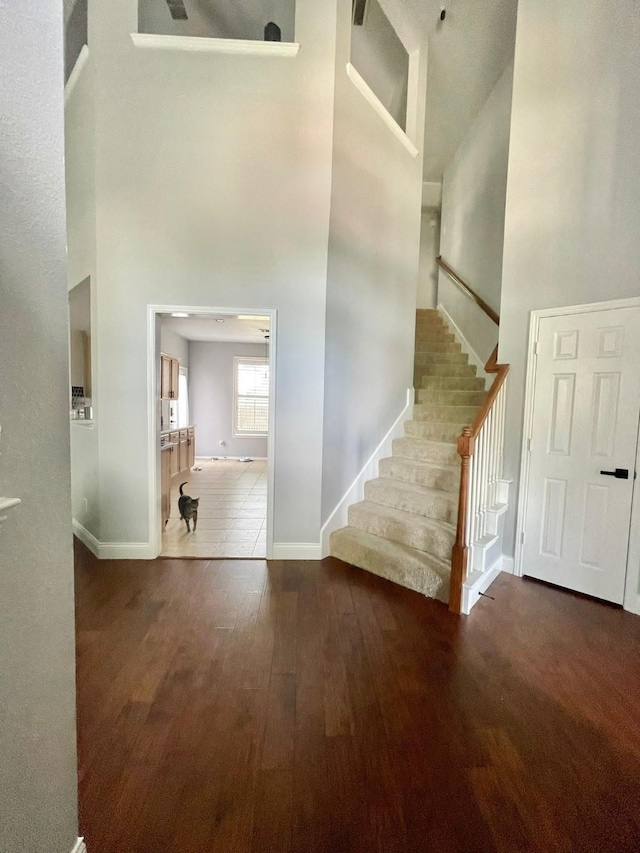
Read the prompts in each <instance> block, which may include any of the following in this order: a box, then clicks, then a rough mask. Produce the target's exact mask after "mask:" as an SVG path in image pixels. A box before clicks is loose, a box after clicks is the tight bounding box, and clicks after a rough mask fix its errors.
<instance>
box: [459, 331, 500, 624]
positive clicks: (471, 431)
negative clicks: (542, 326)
mask: <svg viewBox="0 0 640 853" xmlns="http://www.w3.org/2000/svg"><path fill="white" fill-rule="evenodd" d="M484 369H485V371H486V372H487V373H495V378H494V380H493V382H492V384H491V388H490V389H489V393H488V394H487V397H486V399H485V401H484V403H483V404H482V406H481V408H480V409H479V411H478V414H477V415H476V416H475V419H474V421H473V423H472V424H471V426H470V427H465V428H464V429H463V430H462V434H461V435H460V437H459V438H458V455H459V456H460V461H461V467H460V493H459V495H458V524H457V527H456V541H455V545H454V546H453V550H452V552H451V586H450V590H449V610H451V611H453V612H454V613H460V612H461V610H462V587H463V584H464V582H465V580H466V579H467V566H468V560H469V544H468V542H467V511H468V497H469V495H468V492H469V464H470V459H471V457H472V456H473V453H474V450H475V444H476V439H477V437H478V435H479V434H480V430H481V429H482V427H483V425H484V422H485V421H486V419H487V416H488V414H489V412H490V411H491V408H492V407H493V404H494V403H495V401H496V399H497V397H498V393H499V391H500V389H501V388H502V386H503V385H504V381H505V379H506V378H507V374H508V373H509V365H508V364H498V347H497V345H496V348H495V349H494V351H493V352H492V353H491V355H490V356H489V360H488V361H487V363H486V364H485V366H484Z"/></svg>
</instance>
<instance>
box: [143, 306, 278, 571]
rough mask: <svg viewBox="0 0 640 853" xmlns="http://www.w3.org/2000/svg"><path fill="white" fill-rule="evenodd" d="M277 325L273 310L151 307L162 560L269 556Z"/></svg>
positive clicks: (153, 504)
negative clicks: (164, 558) (165, 558)
mask: <svg viewBox="0 0 640 853" xmlns="http://www.w3.org/2000/svg"><path fill="white" fill-rule="evenodd" d="M275 321H276V312H275V311H270V310H253V309H228V308H201V307H197V308H193V307H186V308H185V307H182V306H150V307H149V386H150V389H149V430H150V438H151V440H150V465H149V468H150V472H151V476H150V484H149V488H150V495H151V500H150V529H151V531H152V541H153V542H154V543H155V545H156V552H157V556H162V557H167V558H183V559H184V558H200V559H265V558H267V557H269V556H270V555H271V548H272V542H273V512H272V510H273V483H274V476H273V464H272V462H273V447H274V426H275V408H274V403H275V394H274V382H273V377H274V375H275ZM181 489H182V492H181ZM181 498H182V500H181ZM196 501H197V503H196Z"/></svg>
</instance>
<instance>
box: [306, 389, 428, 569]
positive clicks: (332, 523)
mask: <svg viewBox="0 0 640 853" xmlns="http://www.w3.org/2000/svg"><path fill="white" fill-rule="evenodd" d="M414 398H415V389H414V388H407V402H406V404H405V406H404V408H403V409H402V411H401V412H400V414H399V415H398V417H397V418H396V420H395V421H394V422H393V424H392V426H391V429H390V430H389V431H388V432H387V434H386V435H385V436H384V438H383V439H382V441H381V442H380V444H379V445H378V446H377V447H376V449H375V450H374V451H373V453H372V454H371V456H370V457H369V458H368V459H367V461H366V462H365V463H364V465H363V466H362V469H361V470H360V473H359V474H358V476H357V477H356V478H355V480H354V481H353V483H351V485H350V486H349V488H348V489H347V491H346V492H345V493H344V495H343V496H342V498H341V499H340V501H339V502H338V504H337V506H336V507H335V509H334V510H333V512H332V513H331V515H330V516H329V518H328V519H327V520H326V521H325V523H324V524H323V526H322V530H321V531H320V542H321V544H322V556H323V557H328V556H329V551H330V548H329V540H330V538H331V534H332V533H333V532H334V530H340V528H342V527H346V526H347V525H348V523H349V521H348V513H349V507H350V506H351V504H355V503H358V502H359V501H361V500H364V484H365V482H366V481H367V480H371V479H373V478H375V477H377V476H378V463H379V462H380V460H381V459H385V458H386V457H387V456H391V444H392V442H393V439H394V438H401V437H402V436H403V435H404V422H405V421H406V420H411V417H412V412H413V404H414Z"/></svg>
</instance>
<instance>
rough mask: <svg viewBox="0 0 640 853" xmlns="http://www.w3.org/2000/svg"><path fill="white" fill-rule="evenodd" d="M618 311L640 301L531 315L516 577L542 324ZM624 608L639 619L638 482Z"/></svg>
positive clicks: (517, 564)
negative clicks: (581, 315)
mask: <svg viewBox="0 0 640 853" xmlns="http://www.w3.org/2000/svg"><path fill="white" fill-rule="evenodd" d="M619 308H640V297H637V296H635V297H631V298H628V299H610V300H607V301H605V302H588V303H585V304H584V305H566V306H561V307H558V308H542V309H539V310H537V311H532V312H531V315H530V320H529V342H528V345H527V371H526V384H525V395H524V420H523V429H522V445H521V449H520V453H521V456H520V481H519V484H518V502H517V504H516V542H515V554H514V560H513V574H514V575H517V576H518V577H521V576H522V574H523V567H522V554H523V544H522V533H523V530H524V523H525V518H526V515H527V501H528V499H529V452H528V441H529V437H530V436H531V433H532V429H533V408H534V395H535V383H536V372H537V371H536V368H537V362H536V359H535V357H534V356H535V345H536V341H537V340H538V333H539V326H540V320H541V319H542V318H544V317H563V316H566V315H570V314H587V313H590V312H592V311H615V310H617V309H619ZM637 454H638V455H637V456H636V470H638V465H640V448H638V449H637ZM623 607H624V609H625V610H628V611H629V612H631V613H637V614H639V615H640V483H639V482H638V480H637V479H636V481H635V483H634V486H633V498H632V504H631V529H630V534H629V550H628V552H627V572H626V581H625V595H624V604H623Z"/></svg>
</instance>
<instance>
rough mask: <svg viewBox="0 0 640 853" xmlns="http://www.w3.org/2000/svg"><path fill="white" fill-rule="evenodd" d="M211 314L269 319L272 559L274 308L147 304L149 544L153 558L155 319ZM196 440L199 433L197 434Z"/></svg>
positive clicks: (158, 530) (157, 477) (156, 503)
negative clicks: (254, 316) (181, 314)
mask: <svg viewBox="0 0 640 853" xmlns="http://www.w3.org/2000/svg"><path fill="white" fill-rule="evenodd" d="M172 313H185V314H211V315H216V316H220V315H222V316H224V315H229V316H237V315H238V314H245V315H247V314H255V315H257V316H260V317H268V318H269V435H268V436H267V550H266V558H267V559H268V560H270V559H272V553H273V530H274V496H275V447H276V346H277V340H278V336H277V315H278V312H277V310H276V309H275V308H247V307H244V306H243V307H241V308H228V307H226V308H214V307H211V306H202V305H147V388H148V390H149V393H148V396H147V434H148V439H149V441H148V444H149V447H148V481H149V482H148V494H149V543H150V550H151V552H152V553H151V558H152V559H155V558H156V557H159V556H160V554H161V552H162V523H161V514H162V507H161V495H160V482H161V467H160V466H161V459H160V406H159V397H158V388H159V380H160V376H159V373H160V358H159V356H160V339H159V334H158V339H156V322H157V320H158V319H159V315H160V314H172ZM196 441H197V435H196Z"/></svg>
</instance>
